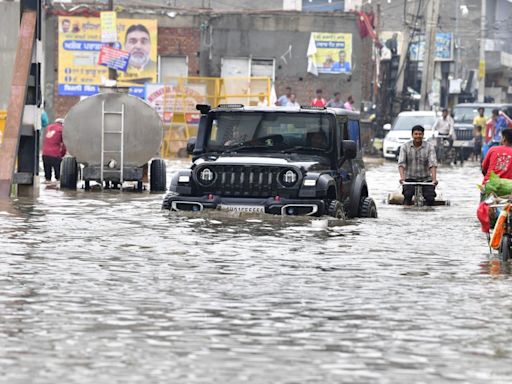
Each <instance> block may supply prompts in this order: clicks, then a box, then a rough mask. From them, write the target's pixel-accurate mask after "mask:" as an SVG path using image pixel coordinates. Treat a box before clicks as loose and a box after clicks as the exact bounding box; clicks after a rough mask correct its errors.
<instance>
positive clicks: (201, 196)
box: [162, 104, 377, 218]
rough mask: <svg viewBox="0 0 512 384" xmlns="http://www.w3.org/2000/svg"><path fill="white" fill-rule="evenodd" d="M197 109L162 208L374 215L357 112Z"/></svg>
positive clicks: (228, 107) (237, 106) (233, 107)
mask: <svg viewBox="0 0 512 384" xmlns="http://www.w3.org/2000/svg"><path fill="white" fill-rule="evenodd" d="M197 109H198V110H199V111H201V119H200V122H199V130H198V135H197V138H194V139H191V140H190V141H189V144H188V146H187V151H188V152H189V153H191V154H192V160H193V165H192V167H191V168H190V169H187V170H181V171H178V172H177V173H176V174H175V175H174V177H173V178H172V181H171V185H170V191H171V192H170V193H169V194H168V195H167V196H166V197H165V199H164V202H163V206H162V208H163V209H169V210H172V211H202V210H204V209H220V210H228V211H240V212H260V213H268V214H275V215H312V216H320V215H330V216H333V217H336V218H343V217H357V216H359V217H377V208H376V206H375V202H374V201H373V200H372V199H371V198H370V197H368V186H367V185H366V179H365V169H364V163H363V159H362V154H361V140H360V129H359V114H358V113H355V112H349V111H346V110H343V109H337V108H316V107H302V108H288V107H244V106H243V105H240V104H232V105H219V106H218V107H217V108H214V109H211V108H210V106H208V105H198V106H197Z"/></svg>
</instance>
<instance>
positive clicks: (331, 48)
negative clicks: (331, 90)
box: [308, 32, 352, 74]
mask: <svg viewBox="0 0 512 384" xmlns="http://www.w3.org/2000/svg"><path fill="white" fill-rule="evenodd" d="M311 41H314V49H313V50H310V49H308V50H309V52H310V53H312V55H311V59H312V61H313V63H314V65H315V66H316V70H317V71H318V73H329V74H340V73H350V72H352V34H351V33H325V32H312V33H311Z"/></svg>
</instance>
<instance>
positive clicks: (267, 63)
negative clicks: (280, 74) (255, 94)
mask: <svg viewBox="0 0 512 384" xmlns="http://www.w3.org/2000/svg"><path fill="white" fill-rule="evenodd" d="M251 76H252V77H270V79H271V80H272V81H274V78H275V60H274V59H255V58H253V59H252V60H251Z"/></svg>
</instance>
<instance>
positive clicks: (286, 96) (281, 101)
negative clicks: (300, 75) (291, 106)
mask: <svg viewBox="0 0 512 384" xmlns="http://www.w3.org/2000/svg"><path fill="white" fill-rule="evenodd" d="M291 95H292V89H291V88H290V87H286V93H285V94H284V95H282V96H280V97H279V99H277V101H276V105H277V106H281V107H286V106H287V105H288V101H289V100H290V97H291Z"/></svg>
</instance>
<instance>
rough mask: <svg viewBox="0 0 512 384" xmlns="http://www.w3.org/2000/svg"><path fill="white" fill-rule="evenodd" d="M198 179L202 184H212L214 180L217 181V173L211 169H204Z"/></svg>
mask: <svg viewBox="0 0 512 384" xmlns="http://www.w3.org/2000/svg"><path fill="white" fill-rule="evenodd" d="M197 176H198V179H199V182H200V183H201V184H205V185H208V184H211V183H213V180H215V172H213V171H212V170H211V169H210V168H203V169H201V170H200V171H199V173H198V175H197Z"/></svg>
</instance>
